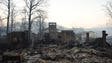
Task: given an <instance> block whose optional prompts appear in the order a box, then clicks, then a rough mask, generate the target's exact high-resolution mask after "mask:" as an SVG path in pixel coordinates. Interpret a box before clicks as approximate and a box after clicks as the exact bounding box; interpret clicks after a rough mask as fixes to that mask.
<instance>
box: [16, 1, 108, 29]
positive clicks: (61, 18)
mask: <svg viewBox="0 0 112 63" xmlns="http://www.w3.org/2000/svg"><path fill="white" fill-rule="evenodd" d="M15 1H16V2H17V3H18V4H17V5H18V6H19V7H21V5H22V4H24V3H23V2H21V1H22V0H15ZM103 5H106V0H48V6H47V12H48V19H47V21H48V22H57V24H59V25H62V26H65V27H69V28H71V27H84V28H91V27H100V26H102V25H106V22H107V21H108V16H107V14H106V12H105V8H104V6H103Z"/></svg>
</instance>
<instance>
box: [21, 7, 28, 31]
mask: <svg viewBox="0 0 112 63" xmlns="http://www.w3.org/2000/svg"><path fill="white" fill-rule="evenodd" d="M21 13H22V14H21V16H23V17H22V23H21V30H23V31H24V30H27V29H28V28H27V25H28V24H27V15H28V11H27V9H26V7H24V8H23V9H22V12H21Z"/></svg>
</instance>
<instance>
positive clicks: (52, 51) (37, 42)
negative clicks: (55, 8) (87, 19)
mask: <svg viewBox="0 0 112 63" xmlns="http://www.w3.org/2000/svg"><path fill="white" fill-rule="evenodd" d="M48 25H49V27H48V28H46V29H45V30H43V33H40V32H39V33H38V34H35V33H32V34H31V36H32V37H31V38H32V41H31V42H30V43H29V41H28V31H14V32H11V33H8V35H7V38H5V39H8V41H6V42H4V45H5V44H7V43H8V44H7V45H6V46H7V47H6V48H5V49H4V50H2V49H3V48H2V47H1V46H0V47H1V51H0V52H1V53H0V62H1V63H10V62H11V63H36V62H37V63H74V62H76V63H111V62H112V54H111V53H112V51H111V45H109V44H108V43H107V42H106V37H107V35H108V34H107V33H106V31H105V30H104V31H102V37H99V38H98V37H97V38H96V37H91V36H93V34H94V32H92V31H89V32H88V31H87V32H83V33H80V34H77V33H75V32H74V31H73V30H59V29H57V24H56V23H55V22H50V23H49V24H48ZM41 34H42V35H41ZM1 43H2V42H1ZM2 45H3V44H2Z"/></svg>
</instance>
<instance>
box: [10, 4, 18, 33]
mask: <svg viewBox="0 0 112 63" xmlns="http://www.w3.org/2000/svg"><path fill="white" fill-rule="evenodd" d="M15 7H16V6H15V4H14V3H13V2H12V3H11V12H10V13H11V15H10V19H11V32H12V31H13V28H14V26H13V25H14V21H15V18H16V15H17V12H16V10H15Z"/></svg>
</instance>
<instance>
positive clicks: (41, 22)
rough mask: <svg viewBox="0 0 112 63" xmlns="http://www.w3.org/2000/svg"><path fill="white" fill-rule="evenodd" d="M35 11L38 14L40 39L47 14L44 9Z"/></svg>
mask: <svg viewBox="0 0 112 63" xmlns="http://www.w3.org/2000/svg"><path fill="white" fill-rule="evenodd" d="M37 13H38V15H39V17H38V18H39V36H40V39H42V37H43V31H44V21H45V19H46V18H47V16H46V15H47V14H46V12H45V11H43V10H37Z"/></svg>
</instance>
